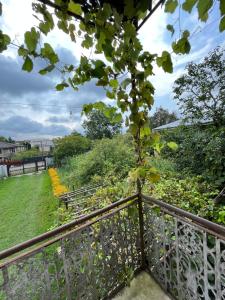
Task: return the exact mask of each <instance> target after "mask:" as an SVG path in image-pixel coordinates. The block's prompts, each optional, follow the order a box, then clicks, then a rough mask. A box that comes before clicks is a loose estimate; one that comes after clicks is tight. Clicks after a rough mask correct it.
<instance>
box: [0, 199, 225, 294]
mask: <svg viewBox="0 0 225 300" xmlns="http://www.w3.org/2000/svg"><path fill="white" fill-rule="evenodd" d="M142 200H143V201H142V202H141V197H139V198H137V195H133V196H131V197H128V198H126V199H123V200H120V201H118V202H116V203H113V204H111V205H109V206H108V207H104V208H102V209H99V210H97V211H95V212H92V213H91V214H89V215H88V216H84V217H82V218H80V219H78V220H75V221H73V222H71V223H69V224H66V225H63V226H61V227H59V228H57V229H54V230H53V231H51V232H47V233H45V234H43V235H41V236H39V237H36V238H34V239H32V240H30V241H27V242H25V243H23V244H21V245H17V246H15V247H12V248H11V249H8V250H6V251H3V252H0V259H3V263H2V264H1V265H0V300H21V299H23V300H30V299H32V300H40V299H43V300H75V299H76V300H89V299H91V300H97V299H98V300H99V299H106V298H108V297H109V296H112V294H113V293H115V292H116V291H118V290H119V289H120V288H121V287H122V286H123V285H124V284H125V283H127V282H128V281H130V279H132V277H133V275H134V272H135V271H137V270H140V269H143V268H145V269H147V270H148V271H149V272H150V273H151V274H152V276H153V277H154V278H155V279H156V281H158V283H159V284H160V285H161V286H162V288H163V289H164V290H165V291H166V292H168V293H169V294H170V295H171V297H172V298H173V299H177V300H192V299H193V300H225V227H223V226H220V225H217V224H215V223H212V222H209V221H207V220H205V219H202V218H199V217H198V216H195V215H193V214H191V213H188V212H186V211H183V210H181V209H179V208H176V207H173V206H171V205H169V204H166V203H165V202H161V201H158V200H155V199H153V198H151V197H147V196H144V195H142ZM142 206H143V210H142ZM34 247H35V248H34ZM21 251H25V252H22V253H21ZM12 255H16V256H13V257H12ZM5 259H6V260H5Z"/></svg>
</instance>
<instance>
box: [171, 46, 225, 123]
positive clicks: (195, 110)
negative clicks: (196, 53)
mask: <svg viewBox="0 0 225 300" xmlns="http://www.w3.org/2000/svg"><path fill="white" fill-rule="evenodd" d="M186 69H187V74H185V75H182V76H181V77H180V78H178V79H177V80H176V81H175V84H174V88H173V92H174V95H175V99H177V101H178V104H179V106H180V108H181V110H182V113H183V114H184V115H185V116H186V117H187V118H188V119H192V120H194V121H195V122H198V121H201V120H211V121H213V123H214V125H215V126H216V127H221V126H224V125H225V89H224V82H225V72H224V70H225V56H224V51H223V49H222V48H216V49H215V50H214V51H212V52H211V53H210V54H209V55H208V56H207V57H205V59H204V60H203V62H201V63H198V64H197V63H193V62H192V63H190V64H188V65H187V68H186Z"/></svg>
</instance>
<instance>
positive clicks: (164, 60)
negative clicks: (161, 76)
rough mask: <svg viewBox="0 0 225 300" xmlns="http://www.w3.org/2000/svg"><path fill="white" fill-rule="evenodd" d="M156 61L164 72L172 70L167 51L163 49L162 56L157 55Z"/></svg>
mask: <svg viewBox="0 0 225 300" xmlns="http://www.w3.org/2000/svg"><path fill="white" fill-rule="evenodd" d="M156 62H157V65H158V66H159V67H162V68H163V70H164V71H165V72H167V73H172V72H173V63H172V60H171V56H170V54H169V52H167V51H163V53H162V56H161V57H157V59H156Z"/></svg>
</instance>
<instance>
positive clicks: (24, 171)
mask: <svg viewBox="0 0 225 300" xmlns="http://www.w3.org/2000/svg"><path fill="white" fill-rule="evenodd" d="M23 174H25V168H24V163H23Z"/></svg>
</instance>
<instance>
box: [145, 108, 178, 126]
mask: <svg viewBox="0 0 225 300" xmlns="http://www.w3.org/2000/svg"><path fill="white" fill-rule="evenodd" d="M176 120H178V117H177V115H176V113H174V112H172V113H170V112H169V111H168V109H165V108H163V107H161V106H160V107H159V108H157V109H156V111H155V113H154V114H153V115H152V116H151V117H150V125H151V128H156V127H158V126H161V125H165V124H168V123H170V122H173V121H176Z"/></svg>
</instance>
